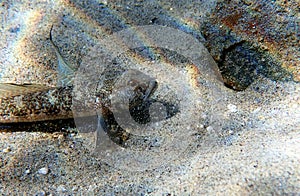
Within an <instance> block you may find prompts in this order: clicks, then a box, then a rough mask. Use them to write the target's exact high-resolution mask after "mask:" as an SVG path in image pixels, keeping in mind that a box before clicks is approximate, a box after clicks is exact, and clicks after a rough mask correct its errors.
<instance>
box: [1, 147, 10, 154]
mask: <svg viewBox="0 0 300 196" xmlns="http://www.w3.org/2000/svg"><path fill="white" fill-rule="evenodd" d="M10 151H11V149H10V148H9V147H8V148H5V149H3V150H2V152H3V153H9V152H10Z"/></svg>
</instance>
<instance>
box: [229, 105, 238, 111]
mask: <svg viewBox="0 0 300 196" xmlns="http://www.w3.org/2000/svg"><path fill="white" fill-rule="evenodd" d="M227 109H228V110H229V112H231V113H234V112H237V107H236V105H233V104H228V105H227Z"/></svg>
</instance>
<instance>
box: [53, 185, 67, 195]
mask: <svg viewBox="0 0 300 196" xmlns="http://www.w3.org/2000/svg"><path fill="white" fill-rule="evenodd" d="M56 191H57V192H59V193H62V192H66V191H67V189H66V188H65V186H64V185H59V186H58V187H57V188H56Z"/></svg>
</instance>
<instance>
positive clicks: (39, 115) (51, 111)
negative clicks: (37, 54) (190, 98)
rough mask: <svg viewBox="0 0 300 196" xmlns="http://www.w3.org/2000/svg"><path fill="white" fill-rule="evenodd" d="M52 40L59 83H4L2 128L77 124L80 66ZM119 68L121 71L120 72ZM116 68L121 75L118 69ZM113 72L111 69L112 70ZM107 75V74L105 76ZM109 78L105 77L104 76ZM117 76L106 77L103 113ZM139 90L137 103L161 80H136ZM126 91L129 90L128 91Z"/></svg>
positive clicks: (133, 97)
mask: <svg viewBox="0 0 300 196" xmlns="http://www.w3.org/2000/svg"><path fill="white" fill-rule="evenodd" d="M50 43H51V45H52V46H53V48H54V49H55V52H56V56H57V59H58V66H57V71H58V82H57V87H46V86H42V85H38V84H24V85H17V84H7V83H6V84H0V131H46V132H54V131H61V130H63V129H64V128H68V127H75V123H74V119H73V113H72V90H73V86H72V83H73V81H72V80H73V78H74V74H75V71H76V68H75V67H73V66H71V65H69V64H68V63H66V61H65V60H64V59H63V57H62V55H61V53H60V51H59V49H58V47H57V46H56V45H55V43H54V42H53V39H52V28H51V30H50ZM119 71H120V70H119ZM119 71H118V72H119ZM110 72H113V75H114V76H115V78H117V77H118V76H117V75H118V74H119V73H118V74H117V72H114V71H110ZM110 74H111V73H110ZM103 78H106V77H103ZM104 80H105V79H104ZM114 81H115V80H111V79H110V80H106V81H103V83H104V84H106V85H105V86H103V89H105V90H103V89H102V90H101V89H100V91H99V93H98V94H99V96H100V95H101V97H100V105H99V107H103V108H102V111H104V114H102V116H103V117H104V118H106V117H107V116H108V113H109V95H110V93H111V87H112V86H113V84H112V83H113V82H114ZM133 82H134V83H135V86H136V87H135V89H136V91H135V92H134V94H130V96H131V97H130V98H129V99H131V100H135V101H134V102H135V103H133V104H132V107H133V106H136V105H138V104H141V103H142V102H145V101H146V100H147V99H148V98H149V97H150V96H151V94H152V93H153V92H154V91H155V89H156V86H157V83H156V81H155V80H154V79H152V78H149V79H148V80H145V79H143V81H142V82H139V81H133ZM124 94H128V93H127V92H124Z"/></svg>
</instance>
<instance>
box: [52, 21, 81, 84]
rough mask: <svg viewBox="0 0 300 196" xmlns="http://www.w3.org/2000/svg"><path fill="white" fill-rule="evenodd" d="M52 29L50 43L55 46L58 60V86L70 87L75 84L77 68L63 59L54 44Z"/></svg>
mask: <svg viewBox="0 0 300 196" xmlns="http://www.w3.org/2000/svg"><path fill="white" fill-rule="evenodd" d="M52 28H53V26H52V27H51V30H50V43H51V45H52V46H53V48H54V50H55V53H56V56H57V60H58V66H57V72H58V78H57V86H58V87H65V86H70V85H71V84H72V82H73V78H74V74H75V71H76V68H75V67H73V66H71V65H69V64H68V63H66V61H65V60H64V59H63V57H62V55H61V53H60V51H59V49H58V47H57V46H56V45H55V44H54V42H53V39H52Z"/></svg>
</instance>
